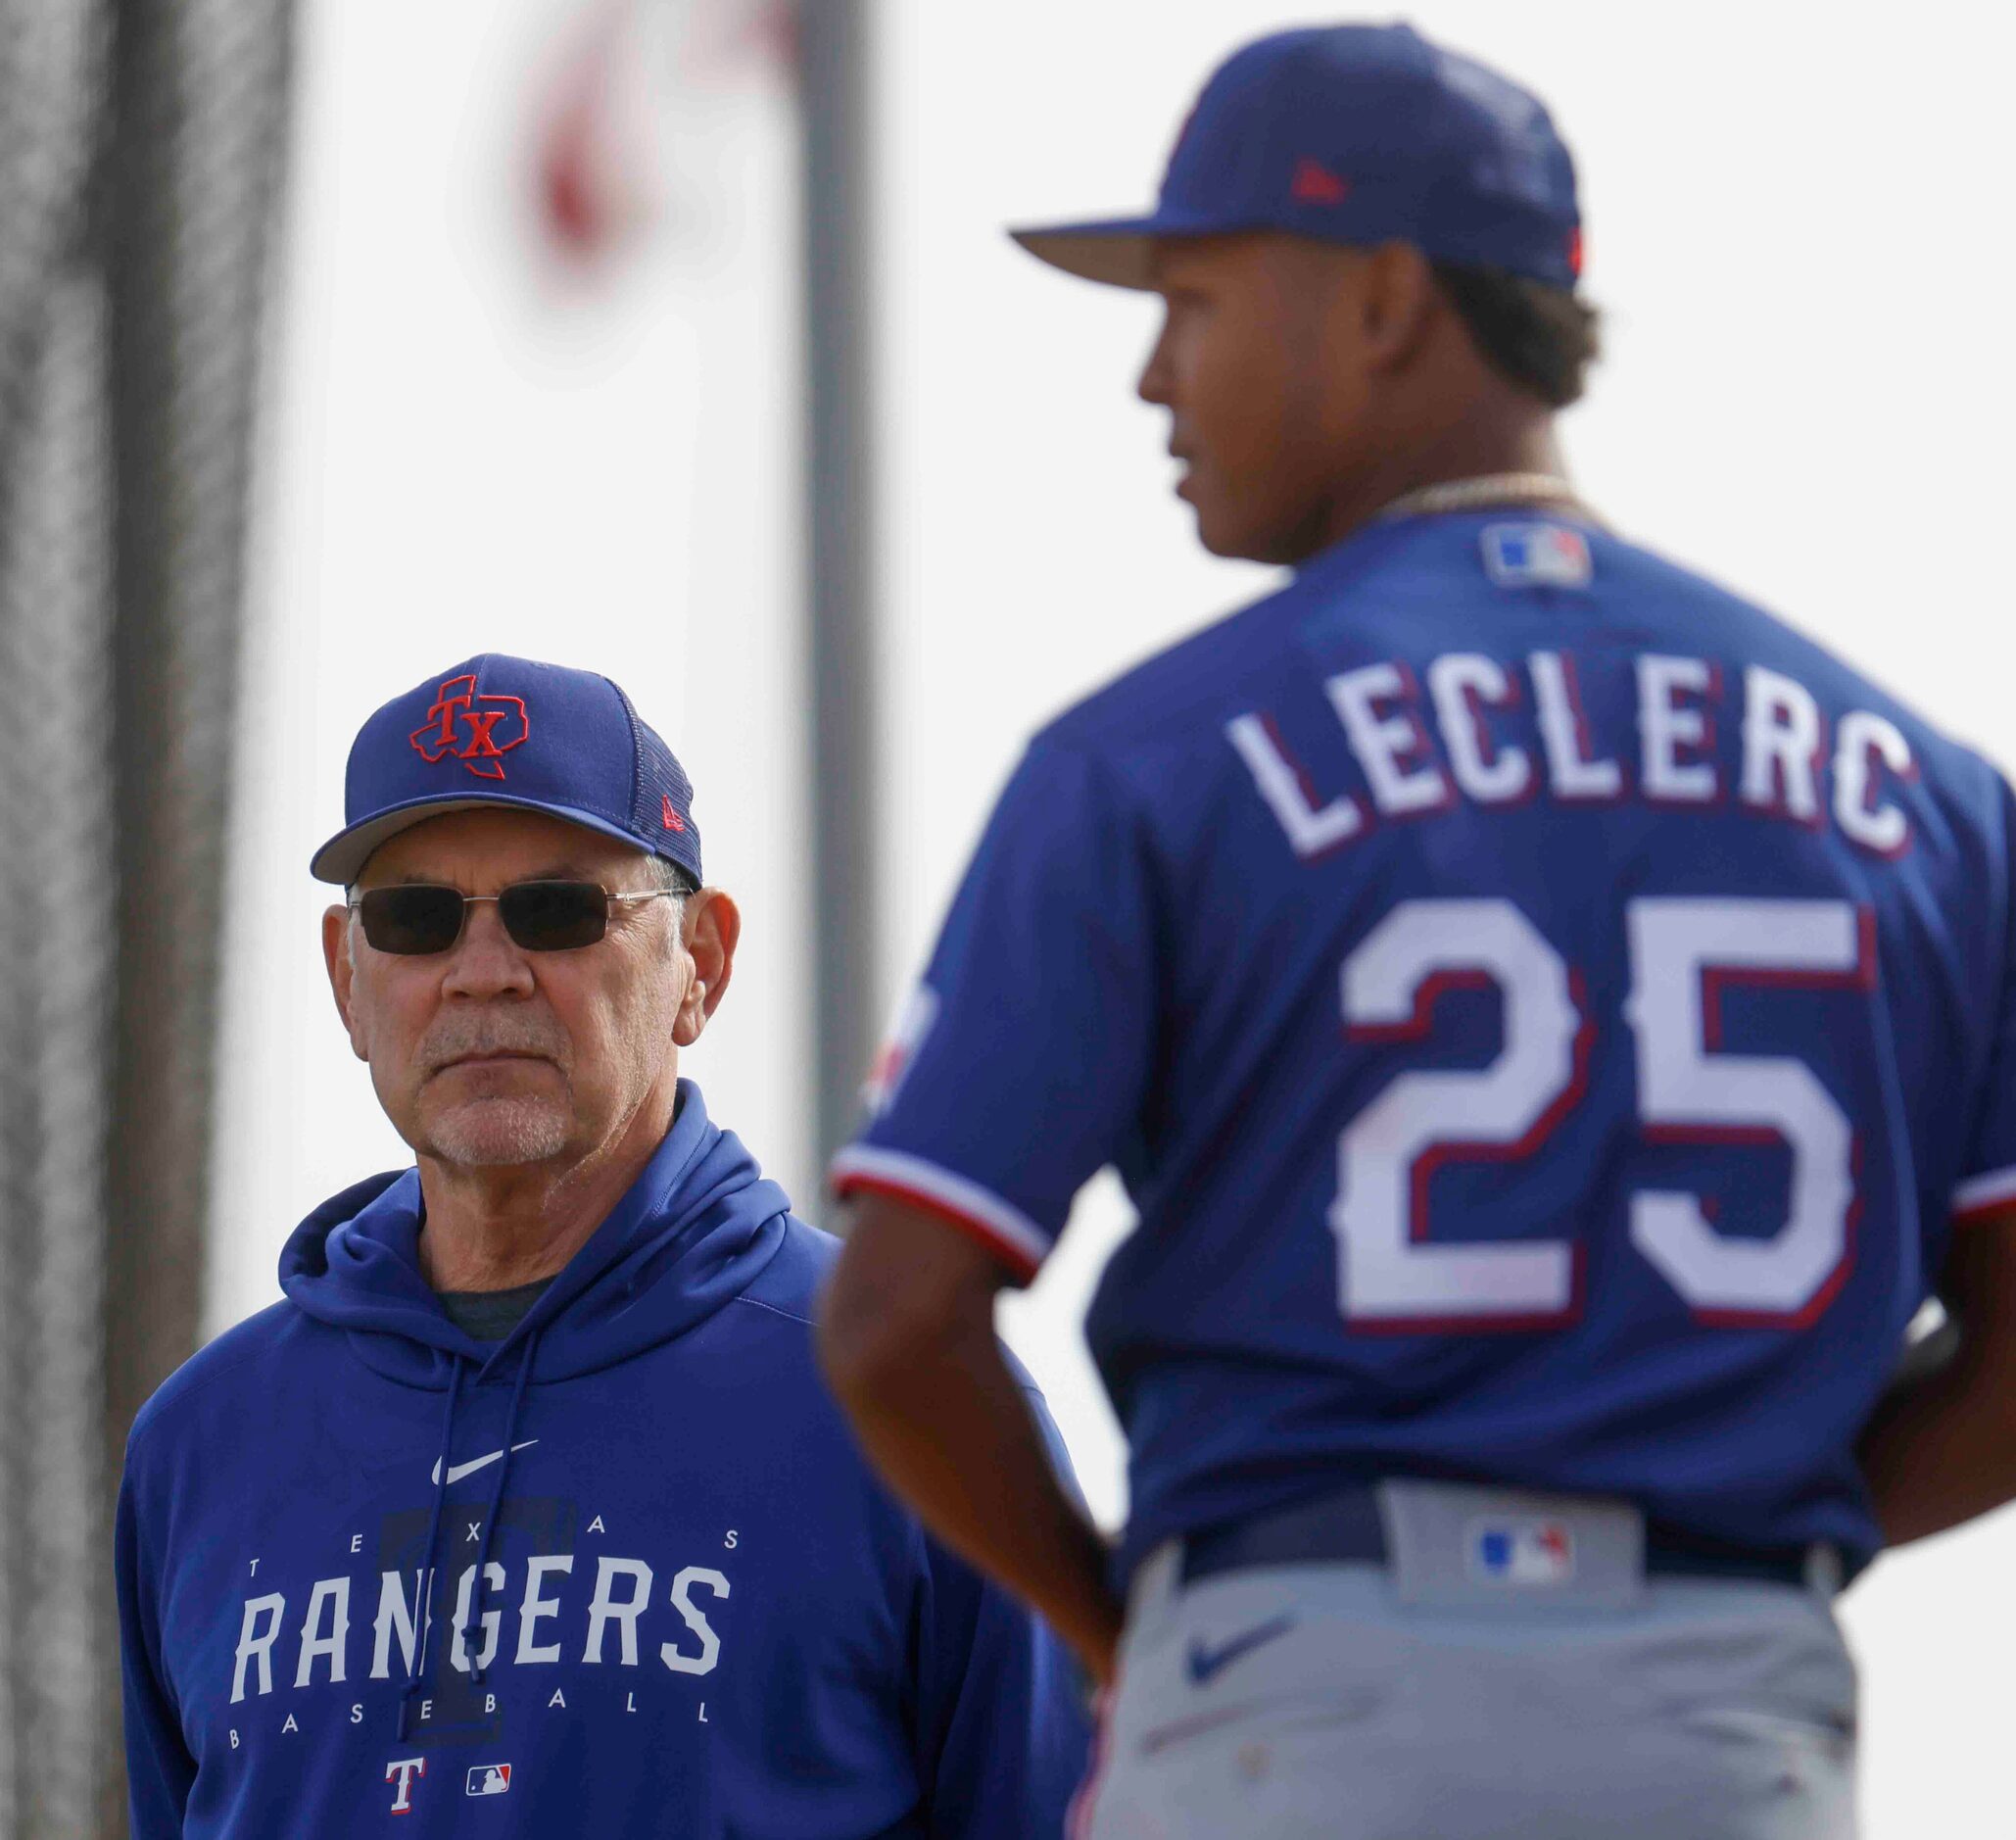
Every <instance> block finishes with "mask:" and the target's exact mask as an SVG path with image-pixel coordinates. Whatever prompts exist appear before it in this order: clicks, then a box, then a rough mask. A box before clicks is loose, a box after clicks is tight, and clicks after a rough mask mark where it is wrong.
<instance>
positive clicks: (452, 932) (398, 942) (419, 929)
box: [358, 885, 462, 957]
mask: <svg viewBox="0 0 2016 1840" xmlns="http://www.w3.org/2000/svg"><path fill="white" fill-rule="evenodd" d="M358 915H359V917H360V919H361V920H362V921H363V923H364V938H365V939H366V940H368V941H369V942H370V944H371V947H372V949H373V950H374V951H381V952H398V953H400V954H401V955H402V956H404V957H416V956H419V955H421V954H423V953H426V952H445V951H447V950H448V948H449V947H450V946H451V945H453V944H455V943H456V940H457V939H459V938H460V937H461V932H462V896H461V893H460V891H459V890H457V889H453V888H433V887H427V886H419V885H414V886H410V887H407V888H374V889H372V890H370V891H369V893H367V894H366V895H364V896H362V897H361V898H360V900H359V902H358Z"/></svg>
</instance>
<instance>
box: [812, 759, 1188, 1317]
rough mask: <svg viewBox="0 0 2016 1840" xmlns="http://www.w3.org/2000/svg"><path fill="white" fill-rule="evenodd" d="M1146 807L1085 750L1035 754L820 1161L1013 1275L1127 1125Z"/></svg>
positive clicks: (1048, 1235)
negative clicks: (974, 1240) (845, 1140)
mask: <svg viewBox="0 0 2016 1840" xmlns="http://www.w3.org/2000/svg"><path fill="white" fill-rule="evenodd" d="M1157 937H1158V925H1157V903H1156V900H1155V897H1154V857H1153V853H1152V850H1151V848H1150V837H1149V833H1148V828H1147V823H1146V814H1145V813H1144V812H1143V811H1142V810H1141V809H1140V806H1139V803H1138V801H1137V800H1136V799H1134V798H1133V797H1132V796H1131V793H1130V790H1129V789H1128V787H1127V786H1126V785H1124V784H1123V782H1122V781H1121V779H1120V777H1119V775H1118V774H1117V772H1116V771H1115V769H1114V768H1113V767H1112V766H1111V765H1110V764H1108V763H1107V762H1106V761H1104V760H1103V759H1101V758H1100V757H1099V756H1097V755H1095V754H1092V753H1090V752H1087V751H1081V750H1079V749H1075V748H1071V747H1068V746H1064V745H1062V744H1058V743H1054V742H1053V743H1048V744H1046V743H1042V742H1038V743H1037V744H1036V745H1035V746H1034V747H1032V749H1031V751H1029V753H1028V754H1027V755H1025V757H1024V759H1023V761H1022V764H1021V766H1020V767H1019V768H1018V769H1017V771H1016V773H1015V776H1014V778H1013V779H1012V780H1011V781H1010V782H1009V785H1008V788H1007V790H1006V791H1005V792H1004V793H1003V794H1002V796H1001V799H1000V802H999V804H998V805H996V807H995V809H994V813H993V816H992V818H991V819H990V821H989V822H988V825H987V829H986V832H985V835H984V837H983V839H982V841H981V845H980V847H979V849H978V851H977V852H976V854H975V856H974V858H973V861H972V864H971V865H970V866H969V868H968V870H967V873H966V879H965V882H964V884H963V885H962V887H961V888H960V891H959V894H958V896H957V897H956V898H955V900H954V901H953V904H952V908H951V911H950V913H949V915H948V916H947V918H946V920H945V925H944V930H943V932H942V933H941V934H940V936H939V939H938V943H937V946H936V950H935V952H934V953H933V955H932V959H931V963H930V967H929V969H928V970H927V972H926V974H925V979H924V982H923V984H922V985H920V986H919V987H918V989H917V990H916V991H915V992H914V993H912V995H911V998H910V1000H909V1002H908V1004H907V1005H906V1006H905V1009H904V1011H903V1014H902V1017H901V1019H900V1020H899V1022H898V1024H897V1027H896V1031H895V1034H894V1036H893V1037H892V1038H891V1040H890V1041H889V1043H888V1045H887V1046H886V1047H885V1048H884V1050H883V1053H882V1056H881V1057H880V1059H879V1061H878V1063H877V1068H876V1071H875V1073H874V1074H873V1075H871V1078H870V1082H869V1102H870V1104H871V1106H872V1107H875V1108H876V1109H875V1111H874V1115H873V1116H872V1118H871V1120H870V1122H869V1124H868V1127H867V1129H866V1130H865V1132H864V1133H863V1134H862V1136H861V1137H860V1138H859V1139H858V1140H857V1141H856V1142H855V1143H854V1144H853V1145H852V1146H851V1147H849V1148H848V1149H846V1150H843V1151H842V1152H841V1153H840V1156H839V1157H838V1158H837V1159H836V1160H835V1163H834V1168H833V1182H834V1187H835V1189H836V1191H837V1192H838V1193H840V1194H841V1195H846V1194H849V1193H853V1192H858V1191H863V1190H868V1191H879V1192H883V1193H888V1194H891V1195H894V1196H896V1197H897V1198H899V1199H903V1200H906V1201H909V1202H911V1203H912V1204H913V1205H918V1206H922V1207H924V1208H926V1209H928V1210H930V1211H932V1212H934V1213H936V1214H939V1215H941V1216H943V1217H944V1218H945V1219H947V1220H948V1221H950V1222H951V1223H952V1224H953V1225H955V1226H957V1227H960V1228H962V1229H964V1230H965V1231H967V1232H968V1233H970V1234H972V1235H976V1236H977V1237H979V1238H980V1239H981V1240H982V1241H984V1243H985V1244H986V1245H987V1246H988V1247H989V1248H990V1249H991V1250H992V1251H994V1252H995V1253H996V1254H997V1256H999V1257H1000V1258H1001V1259H1002V1261H1003V1262H1004V1263H1005V1264H1006V1265H1007V1266H1008V1267H1009V1268H1010V1269H1011V1270H1012V1271H1014V1272H1015V1273H1016V1274H1017V1275H1018V1276H1019V1277H1021V1278H1022V1279H1024V1280H1027V1279H1028V1278H1029V1277H1031V1276H1032V1275H1033V1273H1034V1272H1035V1270H1036V1268H1037V1267H1038V1266H1039V1265H1040V1264H1041V1263H1042V1261H1043V1260H1044V1258H1045V1257H1046V1256H1047V1255H1048V1253H1049V1250H1050V1247H1051V1246H1052V1244H1053V1243H1054V1242H1055V1241H1056V1238H1057V1235H1059V1234H1060V1233H1061V1232H1062V1231H1063V1229H1064V1222H1065V1218H1066V1216H1067V1215H1068V1214H1069V1212H1070V1210H1071V1203H1072V1198H1073V1196H1074V1195H1076V1194H1077V1192H1078V1190H1079V1188H1080V1186H1083V1184H1084V1183H1085V1181H1086V1180H1087V1179H1088V1178H1089V1177H1091V1176H1092V1175H1094V1174H1095V1173H1096V1172H1097V1171H1098V1170H1099V1169H1101V1168H1102V1167H1104V1166H1105V1165H1106V1164H1107V1163H1109V1162H1111V1161H1112V1160H1113V1159H1114V1157H1115V1156H1116V1154H1117V1153H1118V1151H1119V1149H1120V1147H1121V1145H1122V1144H1123V1143H1124V1142H1125V1141H1126V1140H1127V1139H1128V1136H1129V1134H1130V1133H1131V1132H1132V1131H1133V1130H1134V1128H1135V1126H1136V1123H1137V1121H1138V1119H1139V1116H1140V1113H1141V1110H1142V1105H1143V1100H1144V1096H1145V1091H1146V1087H1147V1070H1148V1067H1149V1065H1150V1062H1151V1056H1152V1053H1153V1040H1154V1035H1155V1027H1156V1014H1155V994H1154V993H1155V991H1156V988H1157V977H1156V963H1155V958H1156V940H1157Z"/></svg>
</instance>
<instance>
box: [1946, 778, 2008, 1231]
mask: <svg viewBox="0 0 2016 1840" xmlns="http://www.w3.org/2000/svg"><path fill="white" fill-rule="evenodd" d="M2000 790H2001V796H2002V797H2001V817H2002V833H2001V838H2000V840H1999V841H2000V844H2001V855H2000V863H1999V865H1998V866H1999V869H2000V875H1999V878H1998V885H1999V894H2000V898H2001V910H2000V912H1999V913H1998V914H1996V915H1995V916H1994V924H1995V927H1996V933H1995V938H1996V940H1997V942H1998V944H1999V948H2000V949H1999V951H1998V952H1997V954H1996V956H1997V958H1998V960H1999V963H2000V973H2001V976H2000V983H1999V986H1998V988H1996V989H1995V990H1994V991H1993V992H1992V993H1991V994H1989V995H1988V1002H1989V1018H1990V1020H1989V1024H1988V1027H1989V1050H1988V1061H1987V1079H1986V1084H1985V1086H1984V1089H1983V1091H1982V1096H1981V1103H1980V1109H1979V1114H1978V1116H1977V1118H1976V1121H1975V1126H1974V1133H1973V1137H1972V1139H1971V1140H1970V1142H1969V1145H1968V1150H1967V1157H1966V1160H1965V1162H1964V1163H1963V1164H1962V1166H1961V1167H1962V1171H1963V1173H1962V1175H1961V1178H1960V1181H1959V1184H1958V1185H1957V1186H1956V1187H1955V1188H1954V1190H1953V1204H1952V1214H1953V1219H1954V1220H1955V1221H1956V1222H1961V1221H1966V1220H1969V1219H1981V1218H1983V1217H1984V1216H1986V1215H1989V1214H1992V1213H1995V1212H1997V1211H1998V1210H2000V1209H2003V1208H2007V1207H2009V1206H2010V1205H2011V1204H2012V1203H2016V897H2012V896H2016V891H2012V888H2011V870H2012V850H2016V795H2012V794H2011V792H2010V789H2009V786H2008V784H2007V782H2006V781H2003V782H2001V787H2000Z"/></svg>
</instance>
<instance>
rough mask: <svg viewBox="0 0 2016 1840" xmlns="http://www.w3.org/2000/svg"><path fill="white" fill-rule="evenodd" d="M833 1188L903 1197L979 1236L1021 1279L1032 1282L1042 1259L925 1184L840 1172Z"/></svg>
mask: <svg viewBox="0 0 2016 1840" xmlns="http://www.w3.org/2000/svg"><path fill="white" fill-rule="evenodd" d="M833 1191H834V1193H835V1194H837V1195H838V1196H840V1199H842V1200H845V1199H846V1197H847V1196H849V1195H852V1194H879V1195H883V1196H886V1197H887V1198H888V1199H889V1200H891V1201H901V1202H903V1203H904V1204H905V1205H907V1206H909V1207H913V1208H915V1209H917V1211H918V1212H919V1213H921V1214H929V1215H931V1216H932V1218H933V1219H934V1220H940V1221H943V1222H944V1223H945V1225H946V1226H948V1227H952V1228H956V1229H957V1230H958V1231H959V1232H960V1233H963V1234H964V1235H966V1236H967V1237H968V1238H969V1239H975V1240H978V1241H979V1242H980V1243H981V1244H982V1245H983V1246H984V1247H985V1248H986V1249H987V1250H988V1251H989V1252H991V1253H992V1254H993V1255H994V1257H995V1258H996V1259H998V1260H999V1261H1000V1262H1001V1263H1002V1264H1003V1265H1005V1266H1006V1267H1007V1268H1008V1269H1009V1271H1011V1272H1013V1273H1014V1274H1015V1278H1016V1282H1017V1283H1024V1284H1026V1283H1029V1281H1030V1280H1031V1279H1032V1278H1033V1277H1034V1276H1035V1275H1036V1272H1037V1270H1038V1269H1039V1267H1038V1262H1037V1261H1036V1260H1034V1259H1032V1258H1031V1257H1030V1256H1029V1254H1028V1253H1027V1252H1025V1251H1024V1250H1023V1249H1022V1248H1021V1247H1020V1246H1018V1245H1017V1244H1016V1243H1015V1242H1014V1241H1013V1240H1012V1239H1010V1238H1009V1237H1008V1236H1007V1235H1005V1234H1002V1233H999V1232H997V1231H996V1230H995V1229H994V1228H992V1227H989V1226H988V1225H987V1224H986V1222H985V1221H984V1220H981V1219H979V1218H978V1217H977V1216H975V1215H972V1214H968V1213H964V1212H962V1211H961V1210H960V1209H959V1208H956V1207H954V1206H952V1205H951V1204H950V1203H949V1202H947V1201H945V1200H943V1199H941V1198H940V1197H939V1196H937V1195H935V1194H930V1193H927V1192H926V1191H925V1190H924V1189H922V1188H916V1187H912V1186H910V1185H909V1184H908V1183H903V1182H897V1181H894V1180H893V1179H891V1178H890V1177H888V1176H868V1175H860V1174H854V1175H844V1174H843V1175H837V1176H835V1178H834V1181H833Z"/></svg>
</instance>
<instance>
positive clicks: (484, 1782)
mask: <svg viewBox="0 0 2016 1840" xmlns="http://www.w3.org/2000/svg"><path fill="white" fill-rule="evenodd" d="M510 1788H511V1767H510V1765H508V1764H478V1765H476V1766H475V1767H473V1768H472V1769H471V1770H470V1771H469V1786H468V1789H467V1790H466V1792H465V1793H467V1794H469V1795H508V1794H509V1793H510Z"/></svg>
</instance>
